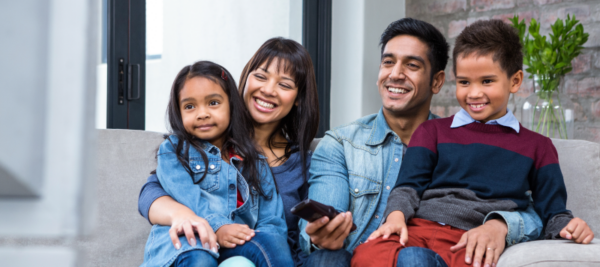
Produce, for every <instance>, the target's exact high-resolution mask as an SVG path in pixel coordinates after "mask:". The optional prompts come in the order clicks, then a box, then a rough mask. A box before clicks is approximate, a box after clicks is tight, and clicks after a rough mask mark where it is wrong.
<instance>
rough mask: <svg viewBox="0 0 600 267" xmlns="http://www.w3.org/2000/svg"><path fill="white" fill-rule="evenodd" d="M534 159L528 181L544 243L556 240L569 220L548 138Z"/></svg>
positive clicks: (557, 167)
mask: <svg viewBox="0 0 600 267" xmlns="http://www.w3.org/2000/svg"><path fill="white" fill-rule="evenodd" d="M540 152H541V153H539V154H537V155H536V166H535V172H534V175H533V177H532V179H531V180H530V187H531V189H532V197H533V203H534V207H535V211H536V212H537V213H538V215H539V216H540V218H541V219H542V222H543V224H544V231H543V235H544V238H546V239H557V238H560V235H559V234H560V230H562V228H564V227H565V226H567V224H568V223H569V221H570V220H571V219H572V218H573V215H572V214H571V211H569V210H567V189H566V187H565V182H564V180H563V176H562V172H561V170H560V166H559V164H558V153H557V152H556V148H555V147H554V145H553V144H552V141H551V140H550V138H545V142H544V143H543V147H542V148H541V149H540Z"/></svg>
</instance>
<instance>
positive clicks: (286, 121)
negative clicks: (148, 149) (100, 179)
mask: <svg viewBox="0 0 600 267" xmlns="http://www.w3.org/2000/svg"><path fill="white" fill-rule="evenodd" d="M239 91H240V94H241V95H242V97H243V99H244V103H245V104H246V107H247V108H248V111H249V112H250V115H251V116H252V119H253V122H254V132H255V134H254V141H255V143H256V145H257V147H258V149H259V152H261V153H262V154H263V155H264V156H266V157H267V160H268V162H269V165H270V166H271V170H272V172H273V175H274V177H275V182H276V183H277V188H278V190H279V193H280V195H281V198H282V200H283V206H284V210H285V219H286V224H287V227H288V244H289V246H290V249H291V254H292V257H293V259H294V263H295V265H296V266H302V263H303V262H304V260H305V259H306V255H305V254H304V253H303V252H302V251H301V249H300V246H299V244H298V237H299V234H300V230H299V229H298V220H299V218H298V217H296V216H294V215H292V214H291V213H290V209H291V208H292V207H293V206H294V205H296V204H297V203H298V202H300V201H302V200H303V199H305V198H306V197H307V195H308V192H307V190H308V186H307V184H306V181H307V178H308V177H307V172H308V168H309V166H310V159H311V152H310V151H309V146H310V142H311V141H312V139H313V138H314V137H315V135H316V132H317V127H318V124H319V109H318V98H317V86H316V80H315V74H314V69H313V65H312V62H311V59H310V55H309V54H308V52H307V51H306V49H305V48H304V47H302V46H301V45H300V44H298V43H297V42H295V41H293V40H289V39H285V38H272V39H269V40H267V41H266V42H265V43H264V44H263V45H262V46H261V47H260V48H259V49H258V51H256V53H255V54H254V56H253V57H252V58H251V59H250V61H249V62H248V63H247V64H246V66H245V67H244V70H243V71H242V75H241V77H240V86H239ZM138 208H139V211H140V213H141V214H142V215H143V216H144V217H145V218H147V219H148V220H149V221H150V223H152V224H161V225H171V231H170V235H171V240H172V242H173V245H174V246H175V247H176V248H178V247H181V244H179V238H178V235H182V234H185V236H186V238H187V240H188V242H189V243H190V244H192V245H194V244H196V239H195V237H194V233H197V234H198V236H199V237H200V242H202V244H205V245H206V246H209V247H213V245H215V243H216V241H215V240H216V237H215V234H214V232H215V231H214V230H216V229H212V228H210V226H209V225H208V223H207V221H206V220H204V219H203V218H200V217H198V216H197V215H196V214H194V212H192V211H191V210H190V209H189V208H187V207H186V206H184V205H182V204H179V203H177V202H176V201H175V200H173V199H172V198H171V197H169V196H168V195H167V193H166V192H165V191H164V190H163V189H162V187H161V185H160V183H159V182H158V179H157V178H156V176H155V175H152V176H150V177H149V178H148V182H147V183H146V184H145V185H144V186H143V187H142V191H141V192H140V196H139V202H138ZM246 240H247V241H248V240H250V238H247V239H246ZM243 244H244V241H243V240H242V241H241V242H240V243H239V245H243Z"/></svg>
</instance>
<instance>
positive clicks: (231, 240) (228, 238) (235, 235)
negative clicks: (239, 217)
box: [217, 223, 255, 248]
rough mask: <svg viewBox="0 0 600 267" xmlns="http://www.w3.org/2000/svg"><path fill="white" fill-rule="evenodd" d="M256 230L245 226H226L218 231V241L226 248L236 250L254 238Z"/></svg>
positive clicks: (235, 224)
mask: <svg viewBox="0 0 600 267" xmlns="http://www.w3.org/2000/svg"><path fill="white" fill-rule="evenodd" d="M254 235H255V234H254V229H250V227H248V225H245V224H237V223H234V224H226V225H223V226H221V228H219V230H217V241H218V242H219V244H220V245H221V246H223V247H226V248H235V246H237V245H243V244H244V243H246V241H250V239H251V238H252V237H254Z"/></svg>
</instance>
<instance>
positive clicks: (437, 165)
mask: <svg viewBox="0 0 600 267" xmlns="http://www.w3.org/2000/svg"><path fill="white" fill-rule="evenodd" d="M453 119H454V116H452V117H449V118H444V119H437V120H429V121H426V122H424V123H423V124H421V126H419V128H418V129H417V130H416V131H415V132H414V134H413V135H412V138H411V141H410V144H409V146H408V150H407V151H406V156H405V157H404V159H403V162H402V168H401V170H400V174H399V175H398V180H397V182H396V186H395V187H394V189H393V191H392V192H391V193H390V196H389V199H388V204H387V207H386V212H385V217H387V215H389V214H390V213H391V212H392V211H395V210H400V211H402V212H403V213H404V216H405V218H406V220H408V219H410V218H412V217H416V218H422V219H426V220H430V221H436V222H441V223H445V224H449V225H451V226H454V227H457V228H460V229H464V230H469V229H471V228H474V227H477V226H479V225H481V224H482V223H483V220H484V218H485V216H486V214H488V213H489V212H492V211H514V210H525V209H526V208H527V206H528V205H529V197H528V196H527V194H526V192H527V191H529V190H531V193H532V197H533V202H534V207H535V210H536V212H537V213H538V215H539V216H540V218H541V219H542V222H543V223H544V229H545V230H544V232H543V233H544V237H545V238H559V237H560V236H559V233H560V230H561V229H562V228H563V227H565V226H566V225H567V224H568V222H569V221H570V220H571V219H572V218H573V216H572V215H571V212H570V211H569V210H567V209H566V202H567V191H566V188H565V184H564V181H563V176H562V173H561V171H560V167H559V164H558V154H557V152H556V148H554V145H553V144H552V141H551V140H550V139H549V138H547V137H544V136H542V135H540V134H538V133H535V132H532V131H530V130H528V129H525V128H524V127H521V130H520V132H519V133H517V132H516V131H515V130H513V129H511V128H508V127H504V126H501V125H489V124H483V123H471V124H468V125H465V126H462V127H458V128H454V129H452V128H450V125H451V124H452V120H453Z"/></svg>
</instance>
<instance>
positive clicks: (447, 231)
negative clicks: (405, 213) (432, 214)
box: [352, 218, 468, 267]
mask: <svg viewBox="0 0 600 267" xmlns="http://www.w3.org/2000/svg"><path fill="white" fill-rule="evenodd" d="M465 232H466V231H465V230H462V229H458V228H455V227H452V226H449V225H441V224H439V223H436V222H432V221H428V220H424V219H418V218H413V219H410V220H409V221H408V242H407V243H406V246H407V247H422V248H428V249H431V250H433V251H435V253H437V254H438V255H440V256H441V257H442V258H443V259H444V261H445V262H446V264H447V265H448V266H451V267H455V266H468V265H467V264H466V263H465V248H462V249H460V250H459V251H457V252H454V253H452V252H450V247H451V246H454V245H456V243H458V241H459V240H460V238H461V237H462V235H463V234H464V233H465ZM399 240H400V237H399V236H398V235H392V236H390V237H389V238H388V239H383V238H381V237H380V238H377V239H375V240H371V241H369V242H368V243H364V244H362V245H360V246H358V247H356V249H355V250H354V254H353V256H352V267H362V266H393V267H396V262H397V261H398V253H400V250H402V249H403V248H404V247H403V246H402V245H401V244H400V242H399Z"/></svg>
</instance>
